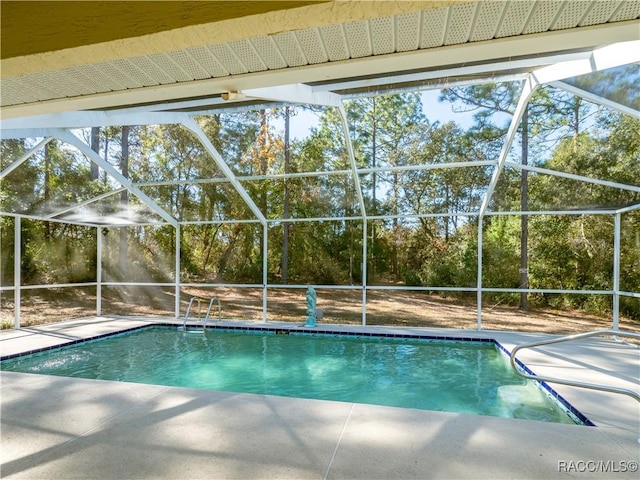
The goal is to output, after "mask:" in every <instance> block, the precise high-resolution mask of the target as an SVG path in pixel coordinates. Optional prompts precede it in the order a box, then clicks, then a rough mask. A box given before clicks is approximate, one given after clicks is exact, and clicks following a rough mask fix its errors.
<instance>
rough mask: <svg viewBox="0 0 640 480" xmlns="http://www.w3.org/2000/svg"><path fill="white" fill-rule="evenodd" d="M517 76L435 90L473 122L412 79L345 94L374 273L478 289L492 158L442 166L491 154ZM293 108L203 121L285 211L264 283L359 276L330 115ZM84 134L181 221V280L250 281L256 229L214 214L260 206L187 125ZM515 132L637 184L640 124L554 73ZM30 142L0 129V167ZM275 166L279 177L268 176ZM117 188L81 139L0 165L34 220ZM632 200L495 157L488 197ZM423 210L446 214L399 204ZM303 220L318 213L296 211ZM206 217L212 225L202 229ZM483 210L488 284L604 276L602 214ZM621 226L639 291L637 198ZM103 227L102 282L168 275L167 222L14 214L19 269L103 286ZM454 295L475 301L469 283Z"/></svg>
mask: <svg viewBox="0 0 640 480" xmlns="http://www.w3.org/2000/svg"><path fill="white" fill-rule="evenodd" d="M617 88H633V87H631V86H629V85H627V86H626V87H625V85H624V84H620V85H617ZM520 90H521V84H520V83H519V82H512V83H497V84H490V85H480V86H472V87H464V88H451V89H445V90H442V91H441V94H440V101H441V102H443V104H445V105H449V106H450V107H451V108H452V109H454V110H455V109H457V110H471V111H473V112H474V116H473V124H472V125H471V126H466V127H465V126H462V125H461V124H458V123H456V122H454V121H451V122H447V123H441V122H438V121H435V120H433V119H430V118H429V114H428V112H427V113H426V114H425V112H424V111H423V105H422V97H421V95H420V94H419V93H403V94H395V95H385V96H379V97H374V98H359V99H354V100H351V101H349V102H347V103H346V110H347V113H348V124H349V129H350V135H351V137H352V138H351V139H352V142H353V145H354V149H355V157H356V163H357V166H358V168H359V169H362V171H360V173H359V182H360V185H361V189H362V190H361V192H362V195H363V198H364V202H365V205H366V210H367V215H368V216H370V217H380V218H374V219H369V220H368V224H367V238H368V240H367V243H368V256H367V259H366V261H367V267H368V268H367V274H368V278H367V280H366V283H367V284H368V285H407V286H426V287H433V289H434V290H437V287H460V288H463V289H464V288H475V287H476V286H477V268H478V252H477V248H478V247H477V242H478V217H477V216H474V215H472V214H471V213H473V212H477V211H478V210H479V208H480V205H481V203H482V201H483V198H484V196H485V193H486V191H487V186H488V184H489V181H490V178H491V175H492V172H493V169H494V168H495V167H494V166H488V165H485V164H483V163H477V164H474V163H468V164H467V165H466V166H464V167H460V168H448V167H451V166H452V165H453V164H458V163H464V162H486V161H495V160H496V159H497V158H498V155H499V152H500V149H501V148H502V145H503V143H504V139H505V134H506V129H507V127H508V122H509V120H510V115H511V114H512V113H513V111H514V109H515V104H516V102H517V100H518V96H519V93H520ZM303 108H305V107H299V106H298V107H281V108H273V109H266V110H258V111H247V112H237V113H223V114H218V115H210V116H202V117H198V118H197V120H198V123H199V124H200V126H201V127H202V128H203V129H204V131H205V132H206V134H207V135H208V137H209V138H210V139H211V141H212V142H213V144H214V145H215V147H216V148H217V150H218V151H219V152H220V153H221V154H222V156H223V158H224V159H225V161H226V162H227V164H228V165H229V167H230V168H231V170H232V171H233V172H234V174H235V175H236V176H237V177H238V178H239V179H240V181H241V183H242V186H243V187H244V188H245V189H246V190H247V191H248V192H249V194H250V195H251V197H252V198H253V200H254V202H255V203H256V205H257V206H258V207H259V209H260V210H261V211H262V213H263V214H264V215H265V216H266V217H267V218H269V219H281V221H280V222H275V223H271V224H270V227H269V231H268V235H269V238H268V247H269V248H268V258H267V265H268V283H269V284H283V285H287V284H316V285H361V284H362V282H363V278H362V275H363V272H362V263H363V258H362V252H363V245H362V243H363V223H362V220H361V219H359V218H358V217H359V216H360V215H361V212H360V208H359V205H358V192H357V191H356V183H355V181H354V179H353V178H352V175H351V173H350V172H349V170H350V164H349V158H348V155H347V150H346V145H345V141H344V138H343V132H342V127H341V125H340V121H339V118H338V113H337V112H336V111H335V110H334V109H331V108H327V109H316V110H315V111H316V113H317V115H318V116H319V124H318V126H317V127H315V128H312V129H311V131H310V133H309V135H308V136H306V137H304V138H298V139H291V138H290V128H289V126H290V122H296V121H297V119H296V114H297V113H298V112H300V111H301V110H302V109H303ZM310 108H311V107H307V109H310ZM636 108H638V107H636ZM505 119H506V120H505ZM77 134H78V135H79V136H81V137H83V138H85V139H86V141H87V143H89V144H90V145H91V146H92V148H93V149H94V150H95V151H97V152H99V153H100V155H101V156H103V157H104V158H106V159H107V161H109V162H110V163H112V164H113V165H114V166H116V167H117V168H118V169H119V170H120V171H121V172H122V174H123V175H124V176H125V177H127V178H130V179H131V180H132V181H134V182H135V183H136V184H138V185H139V188H140V189H141V190H142V191H143V192H144V193H146V194H147V195H148V196H150V197H151V198H153V199H154V200H155V201H156V202H157V203H158V204H159V205H160V206H161V207H163V208H164V209H166V210H167V211H168V212H169V213H170V214H171V215H173V216H174V217H175V218H177V219H178V220H179V221H180V222H193V223H190V224H183V225H182V227H181V259H180V265H181V272H180V274H181V276H182V278H183V280H184V281H185V282H192V283H193V282H209V283H224V284H262V282H263V278H262V265H263V257H262V255H263V249H262V245H263V242H264V238H263V230H262V226H261V224H259V223H250V222H246V223H233V222H231V223H225V222H226V221H235V220H248V221H249V220H252V219H255V217H254V215H253V214H252V212H251V211H250V209H249V208H248V207H247V205H246V204H245V202H244V201H243V200H242V199H241V198H240V197H239V195H238V194H237V193H236V192H235V190H234V189H233V188H232V186H231V184H230V183H229V182H228V181H226V179H224V176H223V175H222V173H221V172H220V171H219V169H218V167H217V166H216V164H215V163H214V162H213V160H212V159H211V157H210V156H209V155H208V154H207V152H206V151H205V150H204V148H203V147H202V146H201V145H200V144H199V143H198V141H197V139H196V138H195V137H194V136H193V135H192V134H191V133H189V132H188V131H187V130H185V129H183V128H181V127H179V126H132V127H122V128H116V127H108V128H101V129H98V128H94V129H86V130H83V131H78V132H77ZM518 140H519V141H518V142H516V143H514V146H513V147H512V149H511V151H510V153H509V159H510V160H511V161H514V162H517V163H521V164H529V165H534V166H536V167H540V168H544V169H552V170H557V171H561V172H567V173H573V174H577V175H582V176H586V177H590V178H593V179H602V180H608V181H611V182H618V183H622V184H626V185H632V186H636V187H637V186H639V185H640V121H638V120H637V119H634V118H632V117H629V116H626V115H622V114H618V113H614V112H612V111H610V110H608V109H606V108H603V107H599V106H596V105H594V104H592V103H590V102H588V101H585V100H583V99H580V98H579V97H575V96H573V95H570V94H568V93H566V92H562V91H559V90H557V89H554V88H553V87H548V86H545V87H541V88H538V89H537V91H536V93H535V94H534V96H533V99H532V100H531V102H530V104H529V107H528V109H527V112H526V114H525V116H524V118H523V121H522V122H521V125H520V130H519V136H518ZM34 143H35V142H31V143H30V141H26V140H23V141H18V140H3V141H2V143H1V158H2V160H1V162H2V168H5V167H6V166H7V165H8V164H9V163H10V162H11V161H12V160H14V159H16V158H18V157H19V156H20V155H21V154H23V153H24V152H25V151H27V150H28V149H30V148H31V147H32V146H33V144H34ZM412 166H414V167H416V168H414V169H412V168H410V167H412ZM433 166H436V167H438V168H433ZM440 167H442V168H440ZM385 169H387V170H385ZM315 172H324V173H322V174H316V173H315ZM305 173H308V174H310V175H304V174H305ZM278 174H286V175H284V176H280V177H275V178H269V176H270V175H278ZM292 174H295V175H292ZM298 174H299V175H298ZM119 187H120V186H119V185H117V184H116V183H115V182H114V181H113V180H112V179H110V178H108V177H107V176H106V174H105V173H104V172H102V171H101V170H99V169H98V168H97V167H96V166H95V165H94V164H92V163H91V162H89V160H88V159H87V158H86V157H85V156H84V155H83V154H81V153H80V152H78V151H77V150H75V149H73V148H70V147H69V146H67V145H65V144H62V143H60V142H57V141H51V142H50V143H48V144H47V145H46V147H45V148H43V150H42V152H40V153H38V154H37V155H34V157H32V158H31V159H30V160H28V161H27V162H25V164H23V165H21V166H20V167H19V168H17V169H16V170H15V171H13V172H12V173H10V174H9V175H8V176H7V177H6V178H5V179H3V181H2V185H1V187H0V207H1V210H3V211H5V212H14V213H23V214H38V215H42V214H46V213H53V212H59V211H61V210H62V209H64V208H66V207H71V206H73V205H77V204H78V203H81V202H83V201H86V200H88V199H90V198H92V197H95V196H98V195H100V194H103V193H106V192H111V191H114V190H115V189H116V188H119ZM639 202H640V194H638V193H636V192H633V191H629V190H625V189H623V188H615V187H611V186H605V185H598V184H593V183H587V182H581V181H578V180H572V179H567V178H560V177H555V176H551V175H548V174H545V173H535V172H529V173H528V174H527V172H526V171H525V170H522V169H517V168H513V167H509V166H507V167H505V169H504V170H503V172H502V173H501V176H500V179H499V182H498V184H497V186H496V190H495V192H494V194H493V195H492V196H491V197H490V203H489V211H490V212H519V211H529V212H534V211H557V210H576V211H579V210H590V211H598V210H614V209H616V208H621V207H624V206H626V205H632V204H637V203H639ZM125 213H126V214H127V215H133V216H134V217H135V219H136V220H137V221H138V222H140V223H152V222H154V221H157V220H159V218H158V217H157V216H156V215H155V214H153V212H151V211H150V210H148V209H147V208H146V207H145V206H144V205H143V204H141V203H140V202H139V201H138V200H137V199H136V198H134V197H133V196H132V195H128V194H127V192H126V191H123V192H121V193H119V194H118V195H113V196H110V197H106V198H105V199H104V200H102V201H99V202H95V203H92V204H90V205H87V206H85V207H82V208H80V209H76V210H71V211H70V213H69V214H70V215H75V216H76V217H75V218H76V219H82V218H90V217H91V216H95V215H99V216H100V217H101V218H103V219H105V218H110V219H114V220H116V222H117V219H116V217H119V216H122V215H124V214H125ZM415 214H448V215H449V216H433V217H421V218H414V217H411V216H410V215H415ZM454 214H458V215H454ZM469 214H471V215H469ZM336 217H346V218H347V219H346V220H334V219H333V218H336ZM309 218H324V219H325V220H323V221H302V220H304V219H309ZM203 221H207V222H217V223H207V224H199V222H203ZM482 221H483V250H482V252H483V267H482V275H483V280H482V283H483V288H484V287H497V288H519V287H521V286H525V287H528V288H533V289H569V290H571V289H575V290H611V289H612V288H613V253H614V251H613V248H614V247H613V245H614V242H613V224H614V217H613V215H610V214H580V213H576V214H562V215H558V214H542V215H539V214H536V215H525V216H521V215H518V214H506V215H487V216H485V217H484V218H483V219H482ZM13 222H14V220H13V217H10V216H2V217H1V218H0V229H1V232H0V241H1V253H2V258H1V260H0V281H1V284H2V285H3V286H12V285H13V268H14V261H13V241H14V240H13V238H14V232H13ZM621 232H622V234H621V253H620V290H622V291H627V292H640V211H638V210H635V211H632V212H629V213H625V214H623V215H622V224H621ZM98 234H99V235H104V240H105V247H104V255H103V279H104V280H105V281H113V282H127V281H129V282H132V281H139V282H169V281H172V280H173V278H174V266H175V262H174V254H175V253H174V252H175V230H174V229H173V227H171V226H153V225H144V226H130V227H127V228H118V227H112V226H109V225H105V227H104V228H101V229H95V228H89V227H84V226H79V225H73V224H67V223H57V222H47V221H40V220H28V219H24V220H23V221H22V242H23V248H22V251H23V257H22V262H21V269H22V283H23V284H24V285H35V284H55V283H70V282H92V281H93V282H95V279H96V262H97V260H96V255H97V252H96V235H98ZM447 294H450V295H457V296H460V297H465V296H470V297H475V292H466V293H465V292H458V293H454V292H447ZM487 298H488V299H489V300H490V301H491V302H493V303H503V304H505V305H519V306H520V308H522V309H527V308H542V307H553V308H557V309H563V308H572V309H575V308H578V309H583V310H585V311H588V312H591V313H598V314H602V315H604V314H607V313H609V312H610V311H611V301H612V300H611V296H610V295H587V294H542V293H538V294H529V295H520V294H518V293H504V292H494V293H490V294H487ZM621 313H623V314H624V315H626V316H628V317H631V318H640V302H638V300H637V299H634V298H628V297H622V298H621Z"/></svg>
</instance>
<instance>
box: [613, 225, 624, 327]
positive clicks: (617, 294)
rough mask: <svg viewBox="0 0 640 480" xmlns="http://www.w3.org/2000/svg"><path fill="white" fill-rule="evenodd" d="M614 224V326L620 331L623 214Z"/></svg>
mask: <svg viewBox="0 0 640 480" xmlns="http://www.w3.org/2000/svg"><path fill="white" fill-rule="evenodd" d="M613 218H614V222H613V325H612V327H611V329H612V330H618V326H619V324H620V229H621V224H622V217H621V214H619V213H616V214H615V216H614V217H613Z"/></svg>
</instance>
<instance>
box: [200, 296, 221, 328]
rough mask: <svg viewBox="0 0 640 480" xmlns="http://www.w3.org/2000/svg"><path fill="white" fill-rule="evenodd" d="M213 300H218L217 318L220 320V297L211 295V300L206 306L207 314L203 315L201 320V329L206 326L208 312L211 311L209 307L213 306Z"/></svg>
mask: <svg viewBox="0 0 640 480" xmlns="http://www.w3.org/2000/svg"><path fill="white" fill-rule="evenodd" d="M214 300H217V301H218V320H220V315H221V312H222V305H220V299H219V298H218V297H211V300H209V308H207V314H206V315H205V317H204V320H203V322H202V328H203V329H205V328H207V322H208V321H209V314H210V313H211V307H212V306H213V302H214Z"/></svg>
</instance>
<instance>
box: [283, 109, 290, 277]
mask: <svg viewBox="0 0 640 480" xmlns="http://www.w3.org/2000/svg"><path fill="white" fill-rule="evenodd" d="M290 113H291V112H290V111H289V107H285V109H284V173H285V175H286V174H288V173H289V162H290V161H291V146H290V144H289V133H290V132H289V114H290ZM282 208H283V217H284V218H285V219H287V218H289V179H288V178H286V177H285V179H284V198H283V206H282ZM288 270H289V223H288V222H286V221H285V222H283V224H282V272H281V273H282V283H284V284H286V283H287V274H288Z"/></svg>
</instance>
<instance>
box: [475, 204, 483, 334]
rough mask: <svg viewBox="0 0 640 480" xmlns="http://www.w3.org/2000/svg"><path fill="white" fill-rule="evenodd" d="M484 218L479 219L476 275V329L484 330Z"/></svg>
mask: <svg viewBox="0 0 640 480" xmlns="http://www.w3.org/2000/svg"><path fill="white" fill-rule="evenodd" d="M482 231H483V228H482V217H478V253H477V255H478V271H477V273H476V276H477V278H476V288H477V291H476V306H477V312H476V329H477V330H478V331H480V330H482Z"/></svg>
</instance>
